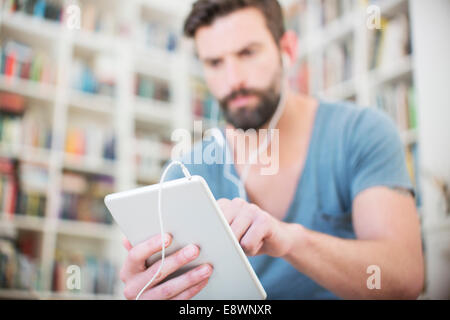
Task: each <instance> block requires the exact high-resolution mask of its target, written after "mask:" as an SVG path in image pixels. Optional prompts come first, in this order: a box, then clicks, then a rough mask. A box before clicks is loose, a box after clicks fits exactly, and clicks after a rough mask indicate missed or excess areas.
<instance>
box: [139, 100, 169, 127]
mask: <svg viewBox="0 0 450 320" xmlns="http://www.w3.org/2000/svg"><path fill="white" fill-rule="evenodd" d="M134 99H135V104H134V108H135V118H136V120H138V121H142V122H147V123H153V124H157V125H164V126H165V125H167V124H169V123H170V122H171V117H172V110H173V109H172V105H171V104H170V103H167V102H163V101H157V100H150V99H146V98H140V97H135V98H134Z"/></svg>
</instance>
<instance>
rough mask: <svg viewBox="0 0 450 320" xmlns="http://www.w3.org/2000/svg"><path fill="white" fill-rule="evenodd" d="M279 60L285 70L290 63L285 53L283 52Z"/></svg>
mask: <svg viewBox="0 0 450 320" xmlns="http://www.w3.org/2000/svg"><path fill="white" fill-rule="evenodd" d="M281 62H282V63H283V70H284V71H286V70H287V69H288V68H289V66H290V63H291V59H290V58H289V56H288V55H287V54H286V53H283V54H282V56H281Z"/></svg>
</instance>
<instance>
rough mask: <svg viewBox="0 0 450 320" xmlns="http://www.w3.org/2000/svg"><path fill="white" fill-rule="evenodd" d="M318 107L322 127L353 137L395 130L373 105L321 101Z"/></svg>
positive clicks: (393, 125) (384, 114)
mask: <svg viewBox="0 0 450 320" xmlns="http://www.w3.org/2000/svg"><path fill="white" fill-rule="evenodd" d="M320 108H321V109H322V113H323V119H324V120H323V126H324V127H326V128H329V129H331V128H334V129H336V130H341V131H342V134H346V135H350V136H352V137H353V138H362V139H364V137H366V138H367V136H366V135H367V134H370V135H371V136H374V135H375V134H382V133H394V132H395V130H396V127H395V124H394V123H393V121H392V120H391V119H390V118H389V116H388V115H387V114H386V113H385V112H382V111H381V110H379V109H377V108H375V107H367V106H360V105H357V104H355V103H352V102H321V103H320ZM331 131H333V130H331ZM333 134H337V132H334V133H333Z"/></svg>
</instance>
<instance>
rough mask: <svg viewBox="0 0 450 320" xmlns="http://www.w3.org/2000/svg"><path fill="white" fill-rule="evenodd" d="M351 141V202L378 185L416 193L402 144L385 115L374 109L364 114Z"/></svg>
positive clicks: (359, 118)
mask: <svg viewBox="0 0 450 320" xmlns="http://www.w3.org/2000/svg"><path fill="white" fill-rule="evenodd" d="M349 140H350V144H349V145H350V150H349V154H350V163H349V164H350V174H351V177H350V179H351V197H352V200H354V199H355V197H356V196H357V195H358V194H359V193H360V192H361V191H363V190H365V189H368V188H371V187H376V186H386V187H390V188H394V187H398V188H404V189H407V190H410V191H411V193H412V194H414V190H413V186H412V184H411V180H410V177H409V174H408V170H407V167H406V161H405V153H404V146H403V143H402V141H401V139H400V135H399V133H398V130H397V128H396V127H395V124H394V123H393V121H392V120H391V119H390V118H389V117H388V116H387V115H386V114H384V113H382V112H381V111H378V110H376V109H372V108H366V109H365V110H363V111H361V112H360V113H359V115H358V117H357V118H356V121H355V123H354V126H353V130H351V133H350V139H349Z"/></svg>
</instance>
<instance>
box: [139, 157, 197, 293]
mask: <svg viewBox="0 0 450 320" xmlns="http://www.w3.org/2000/svg"><path fill="white" fill-rule="evenodd" d="M175 165H179V166H180V167H181V169H182V170H183V173H184V175H185V176H186V178H188V179H191V174H190V173H189V170H188V169H187V168H186V167H185V166H184V164H183V163H182V162H180V161H172V162H171V163H170V164H169V165H168V166H167V167H166V169H165V170H164V172H163V174H162V175H161V179H160V181H159V190H158V218H159V229H160V232H161V264H160V265H159V268H158V270H157V271H156V273H155V274H154V275H153V277H152V278H151V279H150V281H148V282H147V284H146V285H145V286H144V287H143V288H142V289H141V291H139V293H138V295H137V296H136V300H139V298H140V297H141V295H142V294H143V293H144V291H145V290H146V289H147V288H148V286H150V285H151V284H152V283H153V281H154V280H155V278H156V277H157V276H158V274H159V273H160V272H161V269H162V267H163V265H164V258H165V253H166V252H165V245H164V227H163V220H162V187H163V183H164V179H165V178H166V175H167V172H168V171H169V170H170V168H172V167H173V166H175Z"/></svg>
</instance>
